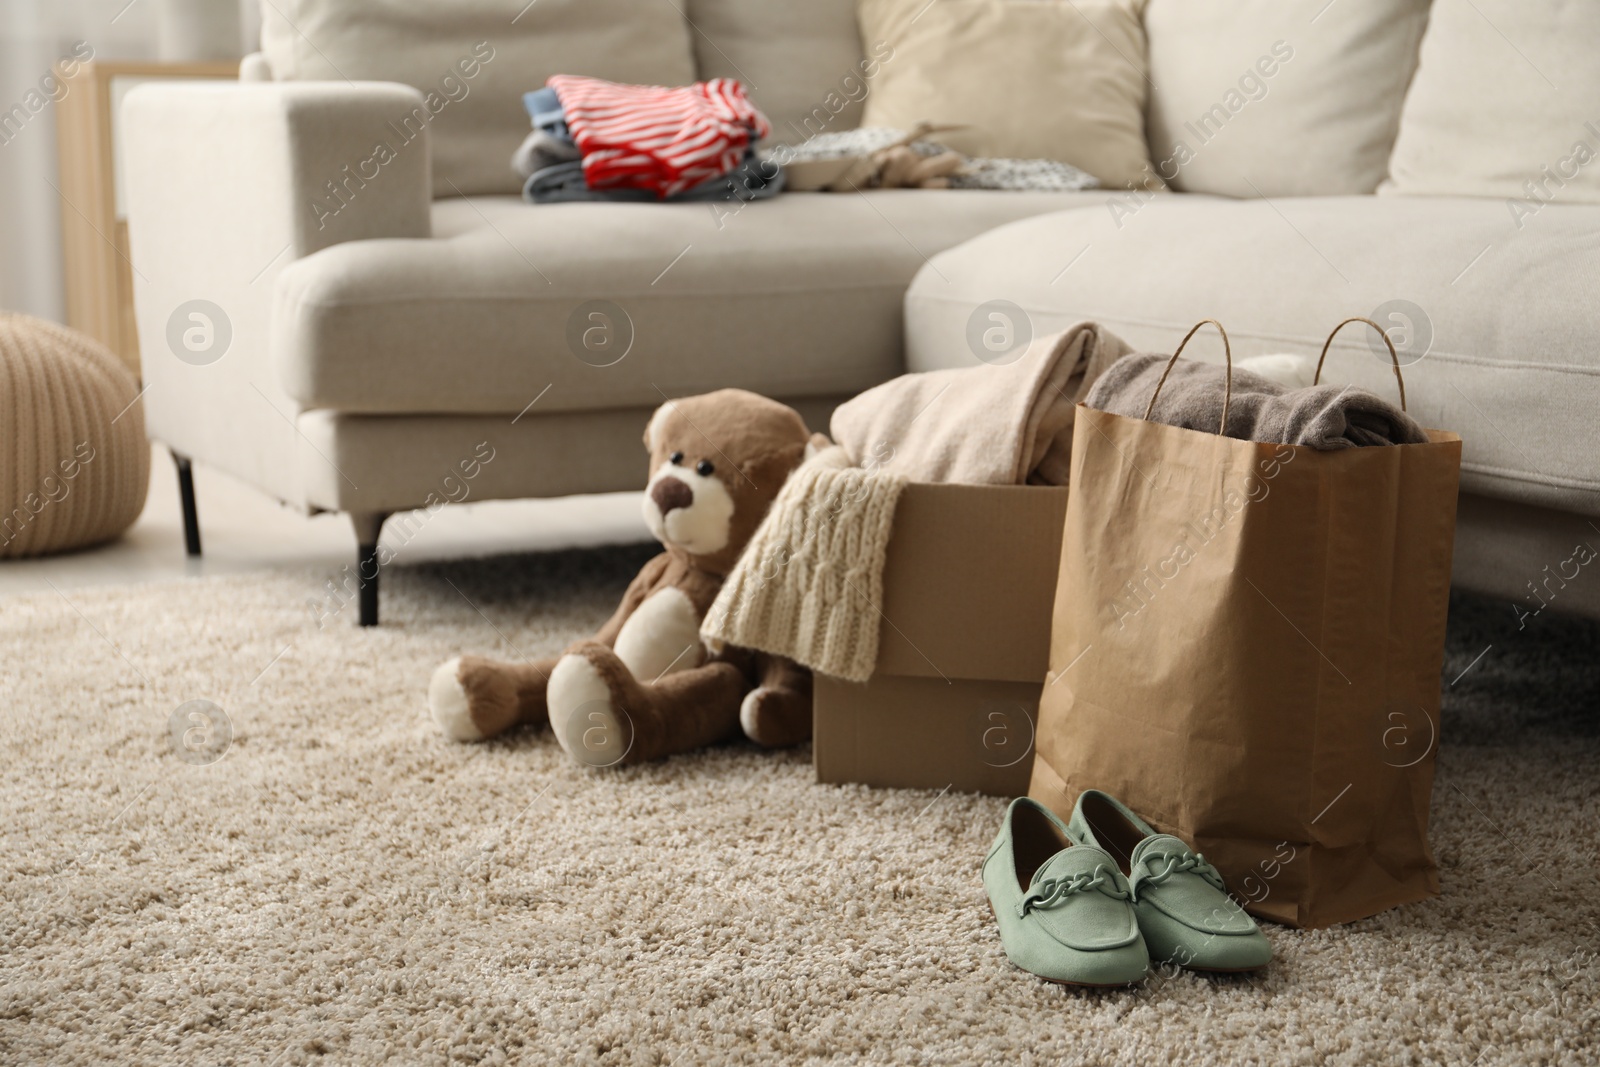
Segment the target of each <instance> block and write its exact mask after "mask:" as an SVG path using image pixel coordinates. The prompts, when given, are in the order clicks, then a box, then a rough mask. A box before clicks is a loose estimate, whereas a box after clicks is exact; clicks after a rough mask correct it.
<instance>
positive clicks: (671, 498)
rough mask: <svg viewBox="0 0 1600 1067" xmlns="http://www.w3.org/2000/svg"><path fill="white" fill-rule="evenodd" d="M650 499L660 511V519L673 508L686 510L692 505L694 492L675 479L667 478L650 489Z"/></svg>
mask: <svg viewBox="0 0 1600 1067" xmlns="http://www.w3.org/2000/svg"><path fill="white" fill-rule="evenodd" d="M650 499H651V500H654V501H655V502H656V507H658V508H660V509H661V517H662V518H663V519H664V518H666V517H667V512H669V511H671V510H672V509H673V508H686V507H688V506H689V505H690V504H693V503H694V490H693V489H690V488H689V487H688V486H687V485H686V484H684V483H683V482H681V481H679V480H678V479H677V478H673V477H671V476H668V477H666V478H663V479H661V480H660V481H659V482H657V483H656V484H655V485H653V486H651V487H650Z"/></svg>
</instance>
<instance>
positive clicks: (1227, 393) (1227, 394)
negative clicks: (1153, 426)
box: [1144, 319, 1405, 436]
mask: <svg viewBox="0 0 1600 1067" xmlns="http://www.w3.org/2000/svg"><path fill="white" fill-rule="evenodd" d="M1208 322H1209V323H1210V324H1211V325H1213V326H1215V327H1216V328H1217V332H1218V333H1220V334H1221V335H1222V356H1223V358H1224V359H1226V360H1227V361H1228V376H1227V379H1226V382H1225V384H1224V385H1223V389H1222V425H1221V426H1218V427H1217V434H1218V435H1219V436H1222V435H1224V434H1225V433H1226V431H1227V429H1228V405H1229V404H1230V403H1231V402H1232V401H1233V346H1231V345H1230V344H1228V331H1227V330H1224V329H1223V328H1222V323H1220V322H1218V321H1217V320H1216V319H1201V320H1200V321H1199V322H1197V323H1195V324H1194V325H1193V326H1191V327H1190V328H1189V332H1188V333H1186V334H1184V335H1183V340H1181V341H1179V342H1178V350H1177V351H1176V352H1174V353H1172V358H1171V359H1169V360H1167V369H1166V370H1164V371H1162V372H1161V380H1160V381H1158V382H1156V390H1155V392H1153V393H1151V394H1150V403H1149V404H1147V405H1145V409H1144V418H1145V421H1146V422H1149V421H1150V413H1151V412H1152V411H1154V410H1155V409H1156V397H1158V396H1160V395H1161V387H1162V386H1163V385H1166V384H1167V375H1169V374H1171V373H1172V365H1173V364H1174V363H1176V362H1178V357H1179V356H1180V355H1182V354H1183V346H1184V345H1186V344H1188V343H1189V338H1191V337H1193V336H1194V335H1195V334H1197V333H1199V332H1200V327H1202V326H1204V325H1205V324H1206V323H1208ZM1339 325H1341V326H1343V325H1344V323H1342V322H1341V323H1340V324H1339ZM1334 332H1335V333H1337V332H1338V331H1337V330H1335V331H1334ZM1332 339H1333V338H1331V337H1330V338H1329V340H1330V341H1331V340H1332ZM1323 351H1324V352H1326V351H1327V349H1323ZM1320 366H1321V364H1318V367H1319V368H1320ZM1397 366H1398V364H1397ZM1400 403H1401V408H1402V410H1403V409H1404V407H1405V400H1404V394H1402V399H1401V402H1400Z"/></svg>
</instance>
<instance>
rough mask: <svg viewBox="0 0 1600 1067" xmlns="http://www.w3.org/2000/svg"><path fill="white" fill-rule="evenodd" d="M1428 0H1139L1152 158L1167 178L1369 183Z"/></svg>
mask: <svg viewBox="0 0 1600 1067" xmlns="http://www.w3.org/2000/svg"><path fill="white" fill-rule="evenodd" d="M1427 20H1428V0H1340V2H1339V3H1333V4H1330V3H1329V2H1328V0H1150V5H1149V6H1148V7H1147V8H1146V9H1145V15H1144V25H1145V33H1146V34H1147V35H1148V36H1149V38H1150V80H1151V81H1152V82H1153V83H1154V84H1155V86H1156V88H1154V89H1153V90H1151V94H1150V112H1149V133H1150V158H1151V159H1152V160H1153V161H1154V163H1155V167H1156V172H1157V173H1158V174H1160V175H1161V177H1162V178H1163V179H1164V180H1166V181H1167V183H1168V184H1170V185H1171V186H1172V187H1173V188H1174V189H1181V190H1185V191H1187V192H1196V193H1217V194H1219V195H1222V196H1239V197H1256V196H1338V195H1348V194H1354V193H1370V192H1372V191H1373V190H1374V189H1376V188H1377V187H1378V183H1379V182H1380V181H1382V180H1383V178H1384V175H1385V174H1386V173H1387V172H1388V164H1389V151H1390V149H1391V148H1393V147H1394V137H1395V130H1396V128H1397V127H1398V125H1399V122H1400V105H1401V103H1402V101H1403V100H1404V98H1405V92H1406V85H1407V83H1408V82H1409V81H1410V80H1411V74H1412V71H1413V70H1414V69H1415V68H1416V64H1417V41H1418V40H1419V39H1420V38H1421V36H1422V29H1423V26H1424V25H1425V24H1426V23H1427Z"/></svg>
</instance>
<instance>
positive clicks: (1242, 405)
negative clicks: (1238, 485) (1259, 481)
mask: <svg viewBox="0 0 1600 1067" xmlns="http://www.w3.org/2000/svg"><path fill="white" fill-rule="evenodd" d="M1167 359H1168V357H1167V356H1157V355H1130V356H1124V357H1123V358H1121V359H1119V360H1117V361H1116V362H1115V363H1113V364H1112V365H1111V367H1110V368H1109V369H1108V370H1107V371H1106V372H1105V374H1104V375H1102V376H1101V378H1100V380H1099V381H1097V382H1096V383H1095V385H1094V388H1093V389H1091V390H1090V391H1089V395H1088V396H1087V397H1085V398H1084V403H1085V404H1086V405H1088V406H1089V407H1092V408H1098V409H1099V410H1101V411H1109V412H1112V413H1113V414H1117V415H1127V416H1130V417H1132V418H1136V419H1142V418H1144V417H1145V414H1144V412H1145V407H1146V406H1147V405H1148V404H1149V403H1150V395H1151V394H1152V393H1153V392H1155V388H1156V382H1158V381H1160V380H1161V372H1162V370H1164V369H1165V368H1166V365H1167ZM1223 381H1224V368H1223V367H1222V365H1221V364H1217V363H1201V362H1198V361H1196V360H1192V359H1180V360H1178V361H1177V362H1176V363H1174V364H1173V366H1172V373H1171V374H1169V375H1168V376H1167V381H1166V384H1165V385H1163V386H1162V387H1161V395H1160V396H1159V397H1158V398H1157V399H1156V406H1155V410H1154V411H1152V412H1151V413H1150V418H1151V420H1152V421H1154V422H1164V423H1167V424H1169V425H1172V426H1182V427H1184V428H1185V429H1189V430H1201V431H1203V432H1205V433H1212V434H1214V433H1216V432H1217V428H1218V425H1219V424H1220V423H1221V421H1222V397H1223ZM1224 432H1225V434H1226V435H1227V436H1228V437H1237V438H1239V439H1240V440H1244V441H1269V442H1277V443H1281V444H1291V445H1307V446H1309V447H1311V448H1319V449H1324V450H1330V449H1336V448H1356V447H1359V446H1364V445H1415V444H1423V443H1424V442H1426V441H1427V440H1428V434H1427V431H1426V430H1424V429H1423V428H1422V427H1421V425H1419V424H1418V423H1417V421H1416V420H1415V419H1413V418H1412V417H1411V416H1409V415H1407V414H1406V413H1405V412H1403V411H1401V410H1400V409H1399V408H1397V407H1395V406H1394V405H1393V404H1390V403H1389V402H1388V401H1386V400H1383V399H1382V398H1380V397H1379V396H1377V395H1376V394H1374V393H1371V392H1368V391H1367V390H1365V389H1359V388H1356V387H1355V386H1342V385H1313V386H1311V387H1310V388H1308V389H1291V388H1289V387H1288V386H1286V385H1279V384H1278V383H1277V382H1273V381H1269V380H1267V379H1266V378H1263V377H1261V376H1260V375H1258V374H1251V373H1250V372H1249V371H1246V370H1239V369H1235V370H1234V372H1233V398H1232V400H1231V402H1230V403H1229V405H1228V425H1227V428H1226V430H1225V431H1224Z"/></svg>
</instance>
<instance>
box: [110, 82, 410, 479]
mask: <svg viewBox="0 0 1600 1067" xmlns="http://www.w3.org/2000/svg"><path fill="white" fill-rule="evenodd" d="M122 119H123V122H122V141H123V146H124V148H123V175H124V178H125V182H126V184H125V189H126V194H127V213H128V231H129V233H128V239H129V247H130V253H131V254H130V260H131V263H132V266H133V273H134V306H135V313H136V314H135V317H136V319H137V322H138V329H139V348H140V360H141V369H142V374H143V378H144V382H145V385H146V387H147V391H146V394H145V413H146V425H147V427H148V429H149V433H150V436H151V438H152V439H154V440H158V441H161V442H163V443H165V444H167V445H169V446H171V447H172V448H174V449H175V450H177V451H179V452H182V453H184V454H187V455H190V456H192V457H193V458H195V459H198V460H201V461H203V462H207V463H210V464H212V465H215V466H218V467H221V468H222V469H225V470H228V471H230V472H231V473H233V474H236V475H238V476H240V477H242V478H245V479H246V480H248V481H250V482H252V483H254V484H256V485H257V486H259V487H261V488H263V489H266V490H268V491H269V492H272V493H274V494H275V495H277V496H278V497H279V498H280V499H282V500H285V501H287V502H290V503H303V499H302V495H301V493H300V482H301V480H300V477H299V470H298V467H297V463H298V462H299V459H298V457H299V454H300V453H301V451H302V449H301V448H300V447H299V446H298V443H297V442H296V441H295V439H294V438H295V434H296V430H295V427H294V423H293V418H294V416H295V415H296V414H297V412H296V410H295V405H294V404H293V403H292V402H291V401H290V399H289V398H288V397H287V396H286V395H285V394H284V393H283V391H282V389H281V387H280V386H279V385H278V376H277V374H276V373H273V371H272V368H271V367H270V366H269V365H268V359H269V357H268V352H269V350H270V349H269V344H268V331H269V329H270V322H271V311H272V306H273V288H274V283H275V281H276V278H277V275H278V273H279V272H280V271H282V269H283V268H284V267H285V266H286V265H288V264H289V263H291V262H293V261H294V260H296V259H299V258H301V257H304V256H308V255H311V254H313V253H315V252H317V251H318V250H320V249H323V248H327V247H329V246H330V245H334V244H339V243H341V242H345V241H360V240H369V239H374V238H385V237H400V238H417V237H428V236H431V232H432V226H431V222H430V204H431V201H432V179H431V176H430V175H431V168H430V152H429V143H428V127H427V119H428V112H427V110H426V108H425V106H424V104H423V98H422V96H421V94H420V93H418V92H417V91H416V90H415V89H412V88H410V87H409V86H404V85H395V84H389V83H383V82H364V83H344V82H297V83H238V82H223V81H217V82H190V83H186V84H185V83H154V84H148V85H143V86H140V87H138V88H136V89H134V90H133V91H132V92H130V93H129V94H128V97H127V99H126V101H125V103H124V105H123V113H122ZM196 316H198V317H196Z"/></svg>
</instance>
